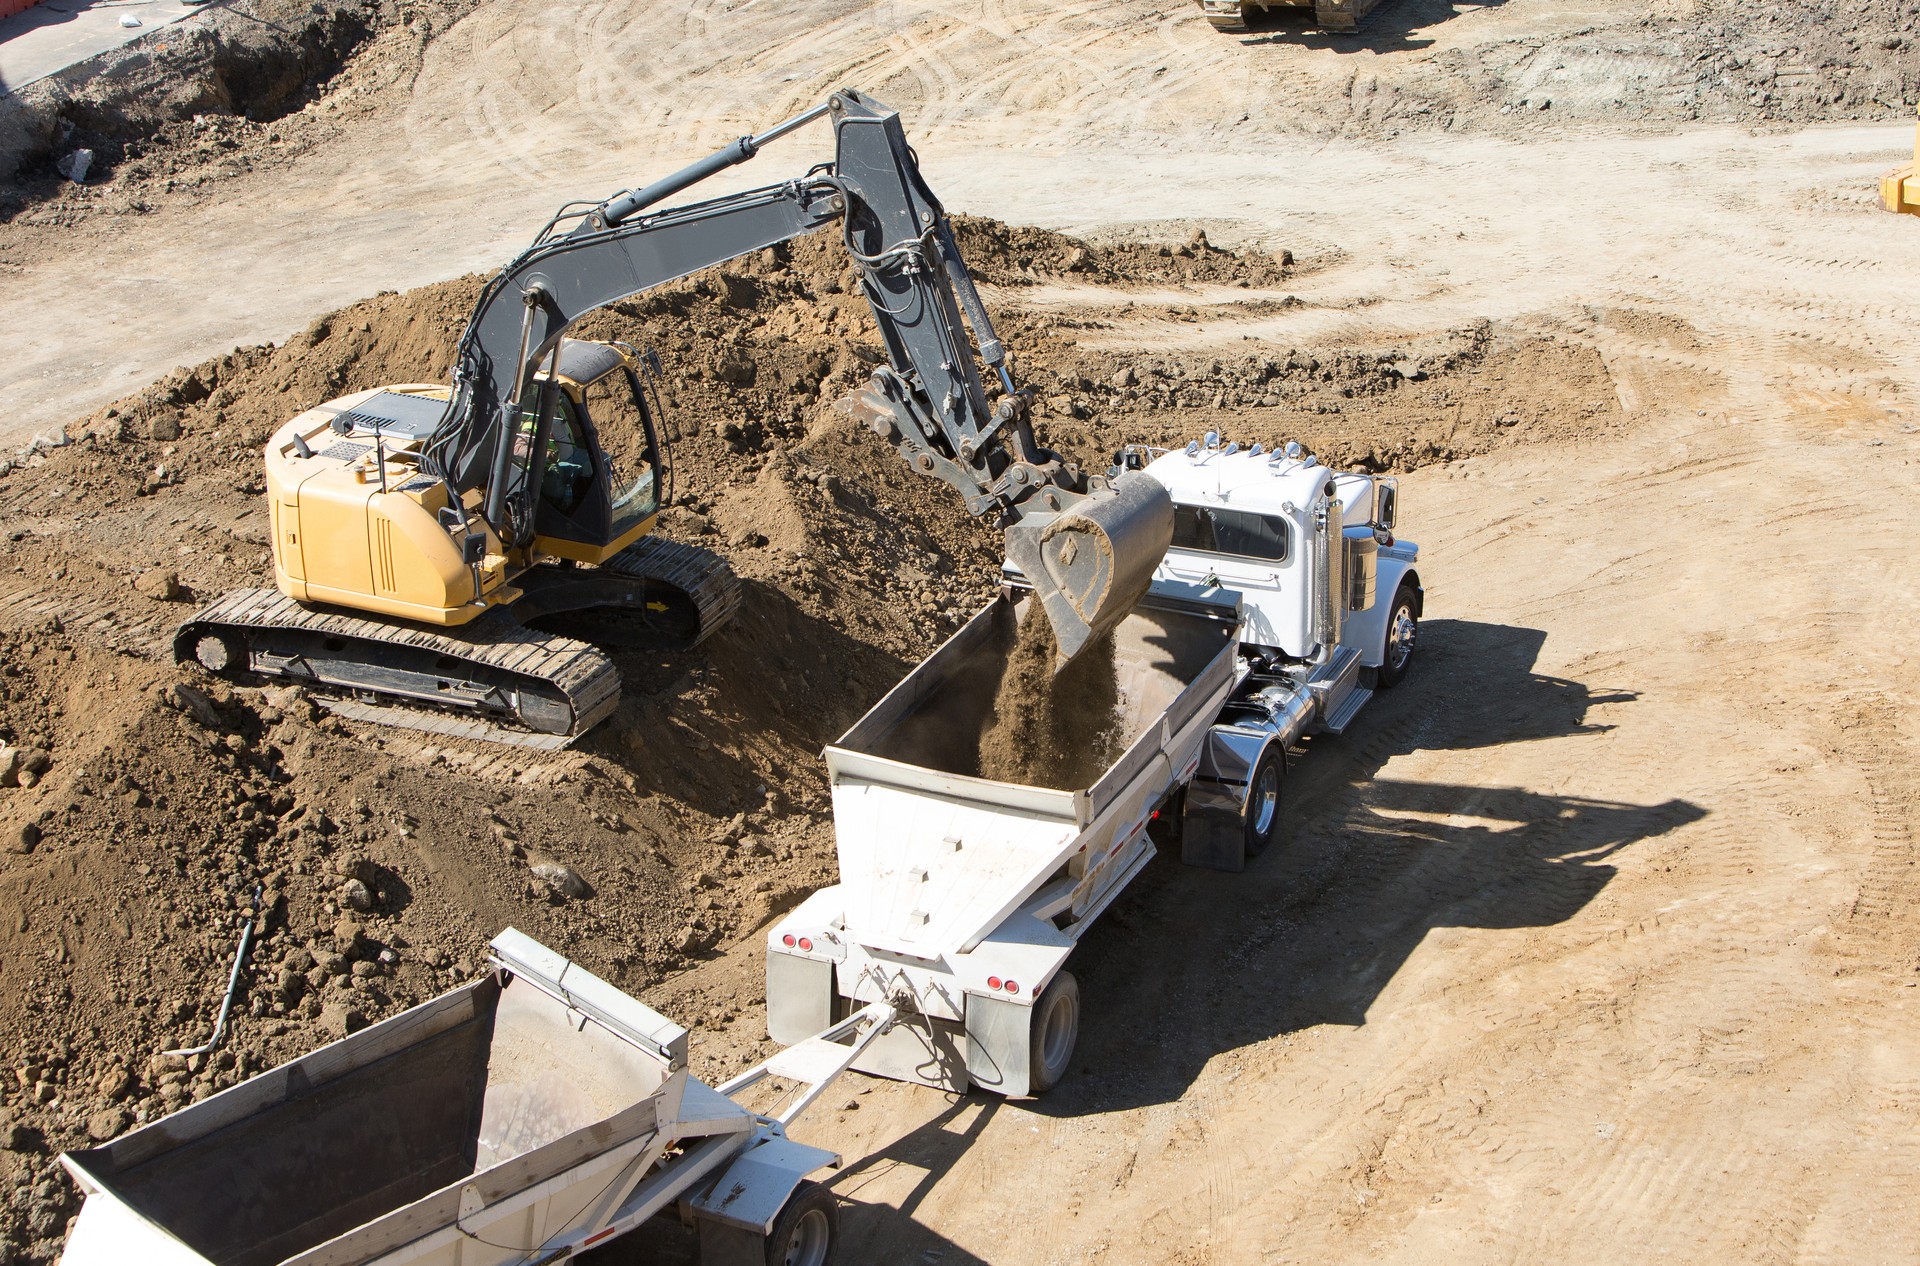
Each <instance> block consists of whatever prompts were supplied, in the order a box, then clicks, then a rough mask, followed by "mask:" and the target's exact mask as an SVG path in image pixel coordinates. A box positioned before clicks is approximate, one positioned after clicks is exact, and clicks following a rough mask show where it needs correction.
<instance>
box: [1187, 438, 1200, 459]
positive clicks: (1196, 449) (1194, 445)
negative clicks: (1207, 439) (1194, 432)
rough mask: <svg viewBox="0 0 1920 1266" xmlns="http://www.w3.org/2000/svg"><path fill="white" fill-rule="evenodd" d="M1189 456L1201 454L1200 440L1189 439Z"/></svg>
mask: <svg viewBox="0 0 1920 1266" xmlns="http://www.w3.org/2000/svg"><path fill="white" fill-rule="evenodd" d="M1187 456H1188V457H1198V456H1200V441H1199V440H1191V441H1189V442H1188V443H1187Z"/></svg>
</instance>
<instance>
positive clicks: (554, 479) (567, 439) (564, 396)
mask: <svg viewBox="0 0 1920 1266" xmlns="http://www.w3.org/2000/svg"><path fill="white" fill-rule="evenodd" d="M592 490H593V449H592V448H591V447H590V446H589V445H588V443H587V437H586V434H585V433H584V432H583V431H582V430H581V429H580V415H579V412H578V410H576V409H575V408H574V405H573V400H572V398H571V396H569V395H568V393H566V392H564V391H563V392H560V393H558V394H557V396H556V407H555V409H554V415H553V422H552V423H551V424H550V425H549V426H548V428H547V468H546V472H545V473H544V474H543V475H541V477H540V497H541V500H543V501H545V502H546V503H547V504H549V505H551V506H553V507H554V509H556V510H558V511H560V512H561V513H562V514H572V513H573V512H574V511H575V510H576V509H578V508H579V506H580V503H581V501H583V500H585V498H586V495H587V493H589V492H591V491H592Z"/></svg>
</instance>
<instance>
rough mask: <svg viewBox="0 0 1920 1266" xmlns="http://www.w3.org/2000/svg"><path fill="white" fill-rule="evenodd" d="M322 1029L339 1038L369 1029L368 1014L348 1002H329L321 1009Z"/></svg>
mask: <svg viewBox="0 0 1920 1266" xmlns="http://www.w3.org/2000/svg"><path fill="white" fill-rule="evenodd" d="M320 1027H321V1029H322V1030H324V1031H325V1032H327V1033H329V1034H331V1035H332V1036H334V1037H336V1038H339V1037H345V1036H347V1035H348V1034H349V1033H358V1032H359V1031H360V1030H361V1029H364V1028H366V1027H367V1016H366V1013H365V1012H363V1011H362V1010H360V1008H358V1007H356V1006H354V1005H353V1004H352V1003H348V1002H329V1003H328V1004H327V1005H326V1006H324V1007H321V1008H320Z"/></svg>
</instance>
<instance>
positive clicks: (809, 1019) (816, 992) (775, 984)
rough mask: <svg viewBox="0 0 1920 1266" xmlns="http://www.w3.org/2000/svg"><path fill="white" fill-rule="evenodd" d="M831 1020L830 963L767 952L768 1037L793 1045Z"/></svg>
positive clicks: (782, 1043) (831, 981) (831, 975)
mask: <svg viewBox="0 0 1920 1266" xmlns="http://www.w3.org/2000/svg"><path fill="white" fill-rule="evenodd" d="M833 1020H834V1015H833V964H832V963H830V962H826V961H824V960H822V959H818V958H802V957H801V956H800V955H798V954H782V953H780V952H779V951H777V950H771V949H770V950H768V951H767V1036H768V1037H771V1038H772V1039H773V1040H774V1041H776V1042H778V1043H780V1045H782V1046H792V1045H793V1044H794V1043H796V1042H804V1041H806V1040H807V1039H808V1038H810V1037H812V1036H813V1035H814V1034H816V1033H818V1032H820V1031H821V1030H823V1029H825V1028H826V1027H827V1026H828V1025H830V1024H832V1023H833Z"/></svg>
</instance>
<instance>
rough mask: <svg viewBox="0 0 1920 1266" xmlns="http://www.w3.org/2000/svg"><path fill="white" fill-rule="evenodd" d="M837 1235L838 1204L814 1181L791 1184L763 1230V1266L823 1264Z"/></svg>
mask: <svg viewBox="0 0 1920 1266" xmlns="http://www.w3.org/2000/svg"><path fill="white" fill-rule="evenodd" d="M839 1236H840V1207H839V1204H838V1202H837V1201H835V1200H834V1198H833V1193H832V1192H831V1191H828V1190H827V1189H826V1188H825V1187H822V1186H821V1185H820V1184H819V1183H817V1182H803V1183H801V1184H800V1185H799V1186H798V1187H796V1188H794V1191H793V1194H792V1195H791V1196H789V1197H787V1203H786V1204H785V1205H783V1206H781V1209H780V1216H779V1217H777V1218H775V1219H774V1220H773V1230H771V1231H769V1232H767V1266H827V1263H828V1262H830V1261H832V1260H833V1245H834V1241H835V1240H837V1239H838V1238H839Z"/></svg>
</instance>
